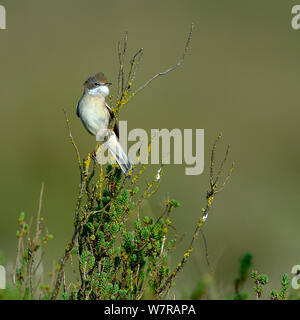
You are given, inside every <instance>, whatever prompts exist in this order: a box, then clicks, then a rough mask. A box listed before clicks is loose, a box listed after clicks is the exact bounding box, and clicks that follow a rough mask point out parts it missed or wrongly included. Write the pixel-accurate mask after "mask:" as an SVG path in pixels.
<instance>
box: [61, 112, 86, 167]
mask: <svg viewBox="0 0 300 320" xmlns="http://www.w3.org/2000/svg"><path fill="white" fill-rule="evenodd" d="M63 112H64V115H65V118H66V123H67V127H68V132H69V138H70V141H71V143H72V145H73V147H74V149H75V152H76V155H77V161H78V164H79V169H80V172H82V163H81V156H80V153H79V149H78V147H77V145H76V143H75V140H74V138H73V135H72V132H71V126H70V120H69V119H68V115H67V111H66V109H63Z"/></svg>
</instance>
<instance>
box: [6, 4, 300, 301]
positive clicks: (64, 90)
mask: <svg viewBox="0 0 300 320" xmlns="http://www.w3.org/2000/svg"><path fill="white" fill-rule="evenodd" d="M0 4H2V5H5V7H6V10H7V28H8V29H7V30H0V46H1V50H0V64H1V72H0V94H1V117H0V119H1V120H0V121H1V125H0V133H1V134H0V139H1V158H0V168H1V186H0V188H1V189H0V191H1V192H0V194H1V209H0V218H1V220H0V221H1V224H0V248H1V249H2V250H3V251H4V252H5V254H6V258H7V263H12V262H13V261H14V257H15V254H16V238H15V232H16V229H17V217H18V215H19V212H20V211H22V210H24V211H25V213H26V214H27V217H28V216H30V215H32V214H36V211H37V206H38V196H39V191H40V186H41V183H42V182H43V181H44V182H45V194H44V202H43V211H42V214H43V216H44V217H45V220H46V222H47V225H48V228H49V230H50V232H51V233H53V234H54V239H53V240H52V241H51V243H50V244H49V251H48V255H47V259H46V262H47V263H48V264H49V265H51V264H52V260H53V259H58V258H59V257H60V256H61V254H62V252H63V248H64V246H65V244H66V242H67V241H68V239H70V237H71V233H72V225H73V209H74V203H75V197H76V192H77V187H78V182H79V180H78V168H77V164H76V159H75V155H74V151H73V149H72V147H71V145H70V143H69V141H68V135H67V131H66V126H65V122H64V117H63V113H62V108H66V109H67V111H68V113H69V115H70V119H71V125H72V131H73V135H74V137H75V139H76V141H77V142H78V145H79V147H80V150H81V152H82V154H86V153H87V152H89V151H91V149H92V148H93V147H94V144H95V141H94V138H92V137H91V136H90V135H89V134H88V133H87V132H86V131H85V130H84V128H83V127H82V124H81V123H80V121H79V120H78V118H77V117H76V115H75V106H76V102H77V100H78V98H79V97H80V95H81V94H82V82H83V81H84V80H85V79H86V78H87V77H88V76H89V75H91V74H93V73H95V72H97V71H103V72H105V73H106V74H107V76H108V78H109V80H110V81H112V82H113V83H114V84H115V86H114V88H116V82H117V72H118V57H117V42H118V40H119V39H120V38H121V37H122V35H123V34H124V32H125V31H128V33H129V43H128V46H129V50H128V54H129V57H130V56H131V55H132V54H133V53H135V51H136V50H137V49H139V48H140V47H143V48H144V51H145V54H144V56H143V60H142V64H141V67H140V69H139V72H138V74H137V78H136V85H137V86H138V85H140V84H142V83H144V82H145V81H146V80H147V79H148V78H149V77H151V76H152V75H153V74H155V73H156V72H158V71H162V70H164V69H166V68H167V67H169V66H171V65H173V64H175V63H176V62H177V60H178V58H179V57H180V55H181V52H182V50H183V46H184V43H185V40H186V36H187V33H188V30H189V25H190V23H191V22H194V23H195V30H194V34H193V40H192V48H191V51H190V52H189V53H188V55H187V56H186V60H185V62H184V64H183V65H182V67H180V68H179V69H177V70H176V71H173V72H171V73H170V74H168V76H166V77H162V78H160V79H158V80H157V81H155V82H154V83H153V84H152V85H151V86H149V87H148V88H147V89H145V90H144V91H143V93H141V94H140V95H138V96H137V97H136V98H135V99H134V100H132V102H131V103H130V104H129V105H127V106H126V108H125V109H124V110H123V112H122V114H121V119H122V120H125V119H126V120H128V127H129V129H132V128H144V129H146V130H150V129H151V128H168V129H172V128H182V129H184V128H194V129H195V128H204V129H205V159H206V162H205V172H204V173H203V174H202V175H200V176H185V173H184V167H185V165H176V166H174V165H173V166H172V165H171V166H168V167H167V170H166V174H165V176H164V178H163V181H162V183H161V188H160V191H159V192H158V193H157V194H156V195H155V197H154V198H153V199H152V200H151V201H150V202H149V203H147V204H146V209H147V210H149V211H152V213H151V214H153V215H156V216H157V215H158V214H160V212H161V210H162V206H163V202H164V201H165V200H166V199H167V198H168V197H170V198H175V199H177V200H179V201H180V202H181V204H182V206H181V208H180V209H178V210H177V211H175V212H174V218H173V220H174V222H175V224H176V227H177V231H178V233H179V234H180V235H182V236H183V239H182V241H181V242H180V243H179V244H178V246H177V249H178V252H177V254H175V256H173V257H172V263H173V265H175V264H176V263H177V262H178V260H179V259H180V257H181V256H182V254H183V253H184V248H185V247H186V245H187V243H188V241H189V239H190V237H191V233H192V231H193V230H194V227H195V224H196V222H197V219H198V217H199V214H200V209H201V207H202V206H203V204H204V201H205V193H206V190H207V187H208V164H209V161H208V154H209V150H210V148H211V144H212V142H213V141H214V139H215V137H216V136H217V134H218V133H219V132H222V133H223V135H224V141H222V142H221V143H220V145H219V147H218V158H219V159H220V158H221V156H222V155H223V152H224V150H225V147H226V144H228V143H230V145H231V147H232V153H231V156H230V158H231V159H234V160H235V161H236V170H235V172H234V175H233V177H232V180H231V181H230V183H229V184H228V185H227V187H226V189H225V191H224V192H223V193H221V194H219V195H218V197H217V198H216V201H215V203H214V205H213V210H212V211H211V214H210V216H209V220H208V223H207V225H206V226H205V234H206V237H207V242H208V249H209V256H210V260H211V265H212V267H213V268H214V270H215V275H216V280H217V286H218V292H219V294H220V295H221V296H222V297H223V296H224V294H226V295H227V294H230V293H231V292H232V290H233V287H232V284H233V280H234V278H235V276H236V274H237V268H238V267H237V262H238V259H239V257H240V256H242V255H243V254H244V253H246V252H251V253H253V255H254V264H255V268H257V269H258V270H259V271H260V272H264V273H267V274H268V275H269V276H270V278H271V280H272V288H273V287H275V288H276V287H278V286H279V284H280V277H281V274H282V273H284V272H287V273H289V274H290V270H291V268H292V266H293V265H295V264H297V263H299V262H300V257H299V226H300V202H299V193H300V187H299V176H300V170H299V163H300V151H299V132H298V130H299V117H300V109H299V103H300V102H299V86H300V83H299V74H300V60H299V57H300V41H299V40H300V31H295V30H293V29H292V28H291V18H292V15H291V8H292V6H293V5H294V4H297V1H287V0H280V1H279V0H276V1H274V0H264V1H261V0H251V1H250V0H248V1H245V0H243V1H242V0H236V1H234V0H226V1H224V0H219V1H215V0H205V1H204V0H195V1H171V0H167V1H156V0H155V1H131V0H129V1H102V0H86V1H83V0H82V1H79V0H63V1H61V0H52V1H45V0H24V1H16V0H13V1H12V0H9V1H8V0H6V1H5V0H1V2H0ZM298 4H300V1H299V2H298ZM129 57H128V58H129ZM144 183H145V181H144ZM146 209H145V210H146ZM147 210H146V211H147ZM148 214H149V212H148ZM196 246H197V249H196V251H195V254H194V256H193V257H192V258H191V260H190V261H189V263H188V264H187V266H186V268H185V269H184V271H183V272H182V273H181V274H180V277H179V278H178V280H177V290H176V291H175V293H176V297H177V298H180V297H181V295H182V293H183V292H189V291H190V290H191V288H193V286H194V284H195V282H196V280H197V279H198V278H200V276H201V275H203V274H204V273H205V272H206V271H207V266H206V262H205V256H204V250H203V242H202V241H201V240H198V241H197V245H196ZM270 289H271V288H270ZM216 297H219V296H216Z"/></svg>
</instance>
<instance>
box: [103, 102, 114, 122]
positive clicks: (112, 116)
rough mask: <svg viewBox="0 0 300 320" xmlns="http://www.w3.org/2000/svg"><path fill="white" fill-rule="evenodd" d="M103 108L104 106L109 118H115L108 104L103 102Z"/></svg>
mask: <svg viewBox="0 0 300 320" xmlns="http://www.w3.org/2000/svg"><path fill="white" fill-rule="evenodd" d="M105 106H106V108H107V110H108V111H109V114H110V118H111V119H113V118H114V117H115V114H114V112H113V111H112V109H111V107H110V106H109V104H108V103H107V102H105Z"/></svg>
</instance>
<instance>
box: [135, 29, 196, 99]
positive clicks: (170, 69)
mask: <svg viewBox="0 0 300 320" xmlns="http://www.w3.org/2000/svg"><path fill="white" fill-rule="evenodd" d="M193 30H194V24H193V23H192V24H191V27H190V32H189V35H188V38H187V42H186V45H185V47H184V51H183V53H182V56H181V58H180V59H179V61H178V62H177V63H176V64H175V65H174V66H172V67H170V68H168V69H167V70H165V71H162V72H159V73H157V74H155V75H154V76H153V77H152V78H151V79H149V80H148V81H147V82H146V83H144V84H143V85H142V86H140V87H139V88H138V89H137V90H136V91H135V92H134V94H133V95H136V94H138V93H139V92H140V91H142V90H143V89H145V88H146V87H147V86H148V85H149V84H150V83H151V82H152V81H153V80H155V79H157V78H158V77H160V76H164V75H166V74H167V73H169V72H171V71H173V70H175V69H177V68H178V67H179V66H180V65H181V64H182V62H183V60H184V58H185V56H186V54H187V52H188V50H189V47H190V43H191V39H192V33H193Z"/></svg>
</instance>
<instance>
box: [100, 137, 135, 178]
mask: <svg viewBox="0 0 300 320" xmlns="http://www.w3.org/2000/svg"><path fill="white" fill-rule="evenodd" d="M105 144H106V145H107V149H108V150H109V151H110V153H111V154H112V156H113V157H114V158H115V159H116V161H117V162H118V164H119V166H120V168H121V169H122V171H123V173H124V174H125V175H127V174H128V172H129V171H130V170H131V169H132V162H131V160H130V159H129V157H128V156H127V154H126V153H125V151H124V150H123V148H122V146H121V144H120V142H119V140H118V138H117V136H116V134H115V133H114V132H113V131H112V132H111V134H110V135H109V137H108V139H107V140H106V142H105ZM97 156H98V154H97Z"/></svg>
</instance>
